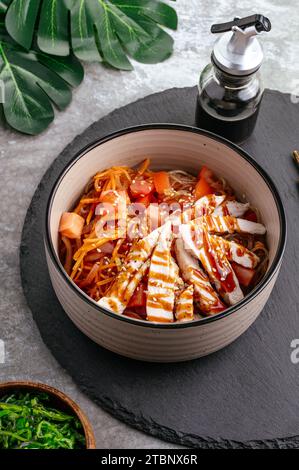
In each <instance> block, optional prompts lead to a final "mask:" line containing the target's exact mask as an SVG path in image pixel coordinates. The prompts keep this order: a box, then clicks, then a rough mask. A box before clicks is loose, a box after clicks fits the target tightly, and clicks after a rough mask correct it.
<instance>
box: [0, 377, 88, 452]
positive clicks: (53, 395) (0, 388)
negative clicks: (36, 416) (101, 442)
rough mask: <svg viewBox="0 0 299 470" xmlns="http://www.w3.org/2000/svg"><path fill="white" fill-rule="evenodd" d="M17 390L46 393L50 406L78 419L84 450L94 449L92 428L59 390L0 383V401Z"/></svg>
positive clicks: (81, 413) (46, 386)
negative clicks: (82, 434) (80, 425)
mask: <svg viewBox="0 0 299 470" xmlns="http://www.w3.org/2000/svg"><path fill="white" fill-rule="evenodd" d="M17 390H18V391H20V390H24V391H30V392H44V393H47V395H49V397H50V405H51V406H53V407H54V408H56V409H58V410H61V411H64V412H66V413H69V414H72V415H74V416H76V417H77V418H78V419H79V421H80V422H81V424H82V426H83V430H84V437H85V441H86V449H95V447H96V443H95V437H94V433H93V430H92V426H91V424H90V422H89V420H88V418H87V417H86V415H85V414H84V413H83V411H82V410H81V408H80V407H79V406H78V405H77V404H76V403H75V402H74V401H73V400H72V399H71V398H69V397H68V396H67V395H65V394H64V393H63V392H61V391H60V390H57V389H56V388H54V387H50V386H49V385H46V384H42V383H38V382H27V381H21V382H19V381H17V382H4V383H0V399H1V397H3V396H4V395H7V394H9V393H11V392H13V391H17Z"/></svg>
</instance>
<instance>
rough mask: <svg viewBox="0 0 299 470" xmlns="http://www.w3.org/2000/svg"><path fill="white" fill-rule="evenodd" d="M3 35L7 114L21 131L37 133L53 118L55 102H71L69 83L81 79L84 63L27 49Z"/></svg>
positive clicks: (0, 54)
mask: <svg viewBox="0 0 299 470" xmlns="http://www.w3.org/2000/svg"><path fill="white" fill-rule="evenodd" d="M0 37H1V40H0V66H1V70H0V80H1V83H2V84H3V87H4V103H3V105H2V106H3V114H4V117H5V119H6V121H7V122H8V124H9V125H10V126H12V127H13V128H15V129H17V130H18V131H20V132H24V133H26V134H33V135H35V134H38V133H40V132H42V131H43V130H45V129H46V128H47V126H48V125H49V124H50V123H51V122H52V121H53V119H54V110H53V106H52V103H53V104H55V105H56V107H57V108H58V109H64V108H65V107H66V106H67V105H68V104H69V103H70V101H71V97H72V94H71V87H70V85H78V84H79V83H80V81H81V80H82V78H83V69H82V66H81V64H80V63H79V62H78V60H77V59H75V58H74V57H63V58H59V57H51V56H47V55H45V54H44V53H41V52H36V51H30V52H27V51H26V50H24V49H23V48H21V47H20V46H18V45H17V44H15V43H13V42H12V41H11V40H9V38H6V37H5V34H3V31H2V32H1V35H0Z"/></svg>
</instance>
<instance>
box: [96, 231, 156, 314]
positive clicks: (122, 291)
mask: <svg viewBox="0 0 299 470" xmlns="http://www.w3.org/2000/svg"><path fill="white" fill-rule="evenodd" d="M160 232H161V229H157V230H154V231H153V232H151V233H150V234H149V235H148V236H147V237H145V238H143V239H142V240H139V241H138V242H137V243H135V245H133V246H132V248H131V250H130V252H129V253H128V255H127V258H126V260H125V263H124V266H123V268H122V271H121V272H120V273H119V274H118V276H117V277H116V279H115V282H114V283H113V285H112V287H111V289H110V292H109V295H108V296H106V297H102V298H101V299H100V300H99V301H98V305H100V306H101V307H104V308H107V309H109V310H112V311H113V312H115V313H119V314H121V313H123V311H124V310H125V308H126V306H127V304H128V303H129V301H130V298H131V296H132V295H133V293H134V290H135V288H136V287H137V285H138V282H137V280H138V279H139V276H138V274H139V270H140V269H141V272H142V271H143V269H144V263H146V261H147V260H148V259H149V257H150V256H151V254H152V252H153V249H154V247H155V246H156V244H157V241H158V239H159V236H160ZM136 275H137V276H136ZM134 276H136V279H135V280H134ZM142 277H143V276H142ZM142 277H141V278H140V280H141V279H142ZM130 282H132V284H131V287H130V289H129V290H128V293H127V294H126V289H127V287H128V285H129V283H130ZM136 282H137V284H136ZM139 282H140V281H139ZM134 286H135V288H134V289H133V287H134Z"/></svg>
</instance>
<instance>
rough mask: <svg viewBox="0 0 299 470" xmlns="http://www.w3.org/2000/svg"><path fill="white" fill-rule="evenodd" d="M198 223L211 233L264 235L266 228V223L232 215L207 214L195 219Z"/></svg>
mask: <svg viewBox="0 0 299 470" xmlns="http://www.w3.org/2000/svg"><path fill="white" fill-rule="evenodd" d="M195 223H196V225H199V226H202V227H203V228H205V229H206V230H207V231H208V232H209V233H221V234H225V233H235V232H237V233H252V234H257V235H264V234H265V233H266V228H265V227H264V225H262V224H259V223H257V222H251V221H250V220H245V219H237V218H236V217H231V216H217V215H215V216H214V215H205V216H203V217H199V218H198V219H195Z"/></svg>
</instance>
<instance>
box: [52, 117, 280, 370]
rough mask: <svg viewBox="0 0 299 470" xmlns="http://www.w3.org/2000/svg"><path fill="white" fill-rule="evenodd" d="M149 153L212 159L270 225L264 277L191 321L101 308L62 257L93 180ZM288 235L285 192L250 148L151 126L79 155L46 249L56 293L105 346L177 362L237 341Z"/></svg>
mask: <svg viewBox="0 0 299 470" xmlns="http://www.w3.org/2000/svg"><path fill="white" fill-rule="evenodd" d="M145 156H149V157H150V158H151V162H152V165H151V166H152V168H153V169H162V170H163V169H183V170H185V171H188V172H191V173H195V174H197V172H198V169H199V168H200V167H201V166H202V165H204V164H205V165H208V167H209V168H211V169H212V171H214V172H215V173H216V174H217V175H221V176H222V177H224V178H225V179H226V180H227V181H229V183H230V185H231V186H232V187H233V188H234V190H235V191H236V192H237V194H238V195H239V196H240V197H241V198H242V197H244V196H245V197H246V200H248V201H250V203H251V204H252V206H254V207H257V208H258V210H259V212H260V215H261V219H262V221H263V223H264V224H265V226H266V227H267V243H268V247H269V251H270V262H269V267H268V270H267V273H266V274H265V276H264V278H263V279H262V281H261V282H260V283H259V284H258V285H257V286H256V287H255V288H254V289H253V290H252V292H250V294H249V295H247V296H246V297H245V298H244V299H243V300H242V301H241V302H239V303H238V304H236V305H234V306H232V307H230V308H228V309H227V310H225V311H224V312H222V313H220V314H218V315H215V316H212V317H208V318H204V319H200V320H197V321H193V322H188V323H172V324H155V323H149V322H145V321H142V320H135V319H132V318H128V317H126V316H120V315H117V314H114V313H112V312H111V311H108V310H105V309H103V308H100V307H99V306H98V305H97V304H96V302H94V301H93V300H92V299H90V298H89V297H88V296H87V295H86V294H85V293H84V292H83V291H81V290H80V289H79V288H78V287H77V286H76V285H75V284H74V283H73V282H72V281H71V279H70V278H69V276H68V275H67V274H66V272H65V271H64V269H63V266H62V265H61V263H60V261H59V257H58V251H57V249H58V227H59V221H60V217H61V214H62V212H63V211H67V210H70V209H71V208H72V207H73V206H74V204H75V202H76V201H77V199H78V197H79V196H80V194H81V193H82V190H83V188H84V187H85V185H86V183H87V182H88V180H89V179H90V178H91V177H92V176H93V175H94V174H95V173H96V172H97V171H99V170H101V169H104V168H107V167H111V166H113V165H128V166H133V165H136V164H137V163H139V162H140V161H141V160H142V159H144V158H145ZM285 241H286V221H285V215H284V210H283V206H282V203H281V199H280V197H279V194H278V192H277V189H276V188H275V185H274V184H273V182H272V181H271V179H270V178H269V176H268V175H267V174H266V172H265V171H264V170H263V169H262V168H261V167H260V166H259V165H258V164H257V163H256V162H255V160H254V159H253V158H251V157H250V156H249V155H248V154H247V153H246V152H245V151H244V150H242V149H240V148H239V147H237V146H235V145H234V144H232V143H230V142H228V141H226V140H225V139H222V138H221V137H218V136H216V135H213V134H211V133H209V132H206V131H202V130H199V129H196V128H192V127H187V126H180V125H169V124H166V125H158V124H157V125H144V126H139V127H135V128H129V129H125V130H122V131H119V132H116V133H114V134H112V135H110V136H108V137H106V138H104V139H101V140H99V141H97V142H94V143H93V144H92V145H90V146H88V147H87V148H84V149H82V151H81V152H80V153H79V154H78V155H75V156H74V159H73V160H72V161H71V163H70V164H69V165H68V166H67V168H66V169H65V170H64V171H63V173H62V174H61V175H60V177H59V178H58V180H57V182H56V184H55V186H54V188H53V191H52V193H51V196H50V199H49V204H48V208H47V214H46V228H45V249H46V256H47V263H48V268H49V273H50V277H51V281H52V284H53V287H54V290H55V292H56V295H57V297H58V299H59V301H60V303H61V305H62V307H63V309H64V311H65V312H66V314H67V315H68V316H69V317H70V318H71V320H72V321H73V322H74V323H75V325H76V326H77V327H78V328H79V329H80V330H81V331H83V333H85V334H86V335H87V336H88V337H89V338H91V339H92V340H93V341H95V342H96V343H98V344H100V345H101V346H103V347H104V348H107V349H109V350H111V351H114V352H116V353H118V354H121V355H123V356H127V357H130V358H134V359H140V360H143V361H155V362H176V361H186V360H190V359H195V358H199V357H201V356H205V355H207V354H210V353H212V352H214V351H217V350H219V349H221V348H223V347H225V346H226V345H228V344H230V343H231V342H232V341H234V340H235V339H236V338H238V337H239V336H240V335H241V334H242V333H244V331H246V330H247V328H248V327H249V326H250V325H251V324H252V323H253V322H254V320H255V319H256V318H257V316H258V315H259V314H260V312H261V311H262V309H263V307H264V305H265V303H266V302H267V299H268V297H269V295H270V293H271V291H272V289H273V286H274V284H275V281H276V278H277V275H278V272H279V269H280V266H281V261H282V257H283V252H284V246H285Z"/></svg>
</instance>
